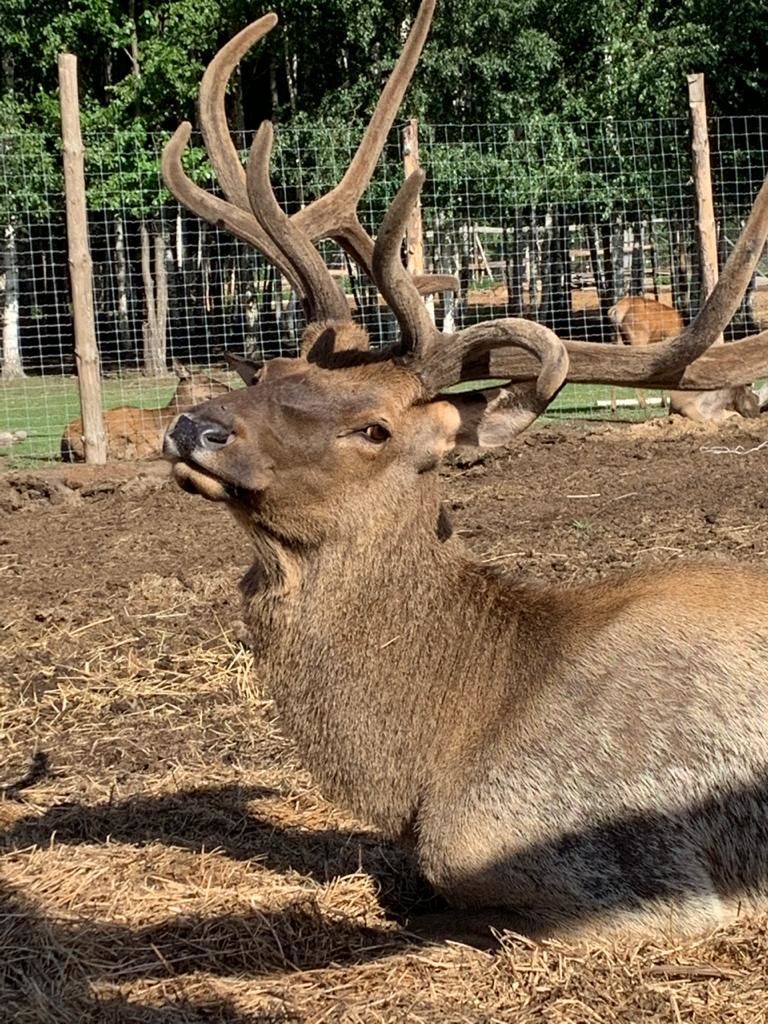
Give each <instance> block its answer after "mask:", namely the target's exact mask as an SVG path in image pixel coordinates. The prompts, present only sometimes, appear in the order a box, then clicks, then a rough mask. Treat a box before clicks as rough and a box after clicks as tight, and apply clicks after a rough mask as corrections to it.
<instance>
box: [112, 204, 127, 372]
mask: <svg viewBox="0 0 768 1024" xmlns="http://www.w3.org/2000/svg"><path fill="white" fill-rule="evenodd" d="M115 262H116V263H117V272H116V276H117V337H118V342H117V347H118V352H119V353H120V355H121V356H122V355H124V353H126V352H127V350H128V338H129V333H130V323H129V320H128V263H127V260H126V257H125V225H124V224H123V218H122V217H121V216H120V215H119V214H118V216H117V217H115Z"/></svg>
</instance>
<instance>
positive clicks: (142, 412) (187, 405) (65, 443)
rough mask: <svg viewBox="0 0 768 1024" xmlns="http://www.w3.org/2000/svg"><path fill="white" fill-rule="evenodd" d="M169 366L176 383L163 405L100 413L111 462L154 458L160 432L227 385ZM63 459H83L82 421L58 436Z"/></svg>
mask: <svg viewBox="0 0 768 1024" xmlns="http://www.w3.org/2000/svg"><path fill="white" fill-rule="evenodd" d="M173 369H174V372H175V374H176V376H177V377H178V380H179V383H178V384H177V385H176V390H175V391H174V393H173V396H172V397H171V400H170V401H169V402H168V404H167V405H164V406H162V407H161V408H159V409H141V408H139V406H136V405H122V406H120V407H119V408H117V409H109V410H107V412H105V413H104V429H105V431H106V434H107V456H108V458H109V459H110V460H111V461H130V460H133V459H148V458H153V457H158V456H159V455H160V452H161V448H162V443H163V432H164V431H165V429H166V427H167V426H168V425H169V423H171V422H172V420H173V419H174V418H175V417H176V416H177V415H178V414H179V413H180V412H182V411H183V410H184V409H191V408H192V406H193V405H199V404H200V402H204V401H205V400H206V399H208V398H213V397H214V396H216V395H224V394H226V393H227V392H228V391H229V387H228V386H227V385H226V384H224V383H222V382H221V381H219V380H216V379H215V378H214V377H209V376H208V375H207V374H204V373H191V372H190V371H189V370H188V369H187V367H186V366H182V364H181V363H174V364H173ZM61 458H62V461H63V462H83V461H84V459H85V445H84V444H83V421H82V420H80V419H77V420H72V422H71V423H68V424H67V426H66V427H65V428H64V433H63V434H62V437H61Z"/></svg>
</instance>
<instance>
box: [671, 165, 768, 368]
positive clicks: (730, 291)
mask: <svg viewBox="0 0 768 1024" xmlns="http://www.w3.org/2000/svg"><path fill="white" fill-rule="evenodd" d="M766 238H768V177H766V178H765V180H764V181H763V184H762V187H761V188H760V191H759V192H758V194H757V198H756V199H755V202H754V205H753V206H752V210H751V212H750V215H749V218H748V220H747V223H746V225H745V226H744V229H743V231H742V232H741V235H740V236H739V239H738V241H737V242H736V245H735V246H734V248H733V251H732V252H731V255H730V256H729V257H728V260H727V262H726V264H725V267H724V269H723V273H722V275H721V276H720V280H719V281H718V282H717V284H716V285H715V287H714V288H713V289H712V292H711V293H710V295H709V298H708V299H707V300H706V302H705V303H704V305H703V307H702V308H701V310H700V312H699V314H698V316H697V317H696V319H695V320H694V321H693V323H692V324H691V325H690V326H689V327H688V328H687V329H686V330H685V331H683V333H682V334H681V335H680V337H679V338H675V339H674V340H672V341H669V342H666V343H662V344H660V345H654V347H653V350H654V355H655V357H656V358H655V360H654V369H655V370H656V371H658V372H665V371H671V370H675V369H682V368H683V367H685V366H687V365H688V364H689V363H692V362H693V361H694V360H695V359H698V358H699V357H700V356H701V355H703V354H704V353H705V352H706V351H707V349H708V348H709V347H710V345H712V344H713V343H714V342H715V339H716V338H718V337H719V335H720V334H722V332H723V330H724V329H725V327H726V326H727V325H728V323H729V322H730V320H731V317H732V316H733V314H734V313H735V312H736V310H737V309H738V308H739V303H740V302H741V299H742V296H743V295H744V292H745V291H746V288H747V285H748V284H749V279H750V278H751V276H752V273H753V271H754V269H755V267H756V266H757V262H758V260H759V259H760V256H761V254H762V251H763V247H764V246H765V242H766Z"/></svg>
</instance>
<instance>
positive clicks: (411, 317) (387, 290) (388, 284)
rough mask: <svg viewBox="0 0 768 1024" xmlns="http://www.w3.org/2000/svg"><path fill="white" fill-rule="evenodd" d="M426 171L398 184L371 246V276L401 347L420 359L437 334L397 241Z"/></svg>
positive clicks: (401, 235)
mask: <svg viewBox="0 0 768 1024" xmlns="http://www.w3.org/2000/svg"><path fill="white" fill-rule="evenodd" d="M425 178H426V174H425V173H424V171H423V170H417V171H414V172H413V173H412V174H410V175H409V176H408V178H407V179H406V181H405V182H404V183H403V184H402V185H401V186H400V188H399V190H398V192H397V195H396V196H395V198H394V199H393V201H392V203H391V204H390V206H389V209H388V210H387V212H386V214H385V215H384V219H383V221H382V222H381V227H380V228H379V233H378V235H377V237H376V244H375V245H374V247H373V256H372V260H371V276H372V278H373V281H374V282H375V283H376V287H377V288H378V289H379V291H380V292H381V294H382V295H383V296H384V299H385V300H386V302H387V305H388V306H389V308H390V309H391V310H392V312H393V313H394V314H395V317H396V319H397V322H398V324H399V325H400V333H401V338H402V347H403V349H404V351H406V352H412V353H413V355H414V356H415V357H416V358H420V359H421V358H424V356H425V355H426V354H427V352H428V350H429V348H430V347H431V346H432V344H433V343H434V341H435V339H436V338H437V337H438V336H439V333H438V331H437V330H436V329H435V326H434V324H433V323H432V321H431V319H430V317H429V313H427V308H426V306H425V305H424V303H423V302H422V300H421V297H420V295H419V292H418V290H417V288H416V285H415V284H414V281H413V278H412V277H411V275H410V274H409V273H408V271H407V270H406V269H405V267H404V266H403V264H402V262H401V260H400V243H401V242H402V240H403V235H404V234H405V225H406V221H407V220H408V215H409V214H410V212H411V210H412V209H413V207H414V206H415V205H416V202H417V200H418V198H419V193H420V192H421V188H422V185H423V184H424V180H425Z"/></svg>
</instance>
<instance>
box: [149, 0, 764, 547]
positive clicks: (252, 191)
mask: <svg viewBox="0 0 768 1024" xmlns="http://www.w3.org/2000/svg"><path fill="white" fill-rule="evenodd" d="M433 8H434V0H425V2H424V3H422V5H421V8H420V10H419V14H418V16H417V18H416V20H415V22H414V26H413V28H412V31H411V34H410V36H409V38H408V40H407V42H406V44H405V47H404V50H403V54H402V55H401V58H400V60H399V62H398V64H397V66H396V68H395V70H394V71H393V73H392V76H391V77H390V80H389V82H388V83H387V85H386V86H385V88H384V91H383V93H382V96H381V99H380V101H379V103H378V105H377V108H376V111H375V113H374V115H373V117H372V119H371V122H370V124H369V126H368V129H367V130H366V133H365V135H364V138H363V140H362V142H361V144H360V147H359V149H358V151H357V153H356V154H355V156H354V158H353V160H352V162H351V165H350V168H349V170H348V171H347V173H346V174H345V175H344V178H343V180H342V182H341V183H340V184H339V185H338V186H337V187H336V188H335V189H334V190H333V191H332V192H330V193H329V194H328V195H326V196H323V197H322V198H320V199H318V200H316V201H315V202H314V203H312V204H311V205H310V206H308V207H306V208H305V209H304V210H302V211H300V212H299V213H297V214H294V215H293V216H292V217H289V216H287V215H286V214H285V212H284V211H283V210H282V209H281V207H280V206H279V204H278V202H277V200H276V198H275V195H274V192H273V190H272V187H271V184H270V180H269V158H270V152H271V147H272V126H271V125H270V124H269V123H267V122H265V123H264V124H262V125H261V127H260V129H259V131H258V132H257V134H256V137H255V140H254V143H253V146H252V149H251V153H250V157H249V159H248V162H247V166H246V168H245V169H244V168H243V167H242V166H241V164H240V162H239V160H238V157H237V154H236V151H235V149H234V146H233V144H232V142H231V139H230V137H229V135H228V133H227V130H226V122H225V117H224V103H223V98H224V90H225V87H226V82H227V79H228V77H229V75H230V74H231V72H232V70H233V68H234V66H235V64H236V63H237V61H238V60H239V59H240V57H241V56H242V55H243V54H244V53H245V51H246V50H247V49H248V47H249V46H250V45H252V43H253V42H255V41H256V40H258V39H260V38H261V37H262V36H263V35H264V33H265V32H267V31H268V30H269V29H270V28H271V27H272V26H273V25H274V24H275V21H276V19H275V16H274V15H266V16H265V17H264V18H261V19H260V20H259V21H257V22H255V23H254V24H253V25H251V26H249V27H248V28H247V29H244V30H243V32H241V33H240V35H238V36H236V37H235V39H233V40H232V41H231V42H230V43H229V44H227V46H225V47H224V49H223V50H222V51H220V53H219V54H218V55H217V56H216V57H215V58H214V60H213V61H212V63H211V65H210V66H209V68H208V70H207V71H206V73H205V76H204V78H203V82H202V86H201V96H200V116H201V123H202V128H203V134H204V138H205V141H206V146H207V149H208V153H209V156H210V159H211V162H212V163H213V165H214V167H215V168H216V170H217V171H218V175H219V180H220V183H221V186H222V189H223V191H224V193H225V195H226V196H227V199H226V200H224V199H219V198H217V197H214V196H212V195H209V194H208V193H206V192H204V191H203V190H202V189H199V188H198V187H197V186H196V185H194V184H193V183H192V182H191V181H190V180H189V179H188V178H187V177H186V175H185V174H184V172H183V170H182V168H181V160H180V157H181V150H182V149H183V146H184V145H185V144H186V141H187V139H188V137H189V125H182V126H181V128H180V129H179V130H178V131H177V133H176V135H175V136H174V138H173V139H172V140H171V142H170V143H169V144H168V146H167V147H166V150H165V153H164V159H163V172H164V176H165V180H166V182H167V184H168V186H169V188H170V189H171V190H172V191H173V192H174V193H175V194H176V195H177V197H178V198H179V199H180V201H181V202H183V203H185V204H186V205H187V206H188V207H189V208H190V209H192V210H194V211H196V212H198V213H199V214H200V215H201V216H203V217H204V218H206V219H208V220H210V221H211V222H214V223H219V224H224V225H225V226H226V227H228V228H229V229H230V230H231V231H232V232H233V233H235V234H236V235H238V237H240V238H243V239H245V240H247V241H249V242H250V243H251V244H253V245H255V246H256V247H257V248H258V249H259V250H260V251H261V252H262V253H263V254H264V255H265V256H266V257H267V258H268V259H270V260H271V261H272V262H273V263H274V264H275V265H276V266H277V267H279V268H280V270H281V271H282V272H283V273H284V274H285V276H286V277H287V278H288V279H289V280H290V281H291V282H293V284H294V286H295V287H296V288H297V289H298V290H299V291H300V293H301V294H302V297H303V299H304V303H305V307H306V309H307V312H308V316H309V319H310V324H309V327H308V328H307V330H306V332H305V334H304V337H303V341H302V344H301V352H300V355H299V356H298V358H296V359H283V358H281V359H274V360H271V361H270V362H267V363H265V364H263V365H262V364H249V363H247V362H246V361H244V360H242V359H238V360H237V368H238V370H239V372H240V373H241V375H242V376H243V378H244V380H245V381H246V383H247V384H248V385H249V386H248V387H247V388H246V389H245V390H243V391H239V392H235V393H232V394H230V395H228V396H226V397H225V398H222V399H216V400H214V401H211V402H208V403H206V404H205V405H202V406H199V407H198V408H196V409H195V410H193V411H192V412H189V413H186V414H184V415H182V416H180V417H179V418H178V419H177V420H176V422H175V423H174V425H173V426H172V427H171V429H170V430H169V431H168V434H167V436H166V442H165V451H166V454H167V456H168V457H169V458H170V459H172V460H173V461H174V463H175V470H174V472H175V475H176V478H177V479H178V481H179V482H180V483H181V484H182V485H183V486H184V487H185V488H186V489H188V490H190V491H195V492H197V493H200V494H202V495H204V496H205V497H207V498H210V499H213V500H222V501H229V502H231V503H233V504H235V505H237V506H238V507H239V508H240V509H243V510H247V511H248V514H249V515H250V516H251V517H252V518H254V519H256V520H258V521H260V522H261V524H262V525H263V526H265V528H268V529H271V530H273V531H275V532H277V533H279V534H281V535H282V536H284V537H285V538H286V539H288V540H296V541H297V540H300V539H309V538H310V537H319V536H321V535H322V534H323V533H324V532H325V531H327V530H328V529H330V528H331V527H332V525H333V523H335V522H338V520H339V515H340V509H341V508H347V509H352V508H354V509H355V513H354V514H355V515H358V514H359V509H360V506H358V503H357V502H356V501H353V500H352V499H353V497H354V496H355V495H362V494H366V495H367V499H366V500H367V502H368V503H369V505H370V503H371V502H376V501H381V502H383V503H384V504H385V505H388V504H391V503H392V500H393V496H394V495H396V494H400V493H402V494H406V493H408V492H409V491H412V489H413V486H414V484H415V482H416V481H417V480H418V479H419V478H421V477H422V476H423V475H424V474H425V473H426V472H427V471H428V470H430V469H433V468H434V467H435V466H436V465H437V463H438V461H439V459H440V457H441V456H442V455H443V454H444V453H445V452H446V451H448V450H449V449H450V448H451V447H452V446H453V445H455V444H456V443H458V442H464V443H466V442H470V443H471V442H474V443H477V444H483V445H495V444H504V443H506V442H507V441H509V440H510V439H511V438H512V437H513V436H514V435H515V434H516V433H518V432H519V431H520V430H523V429H525V427H527V426H528V425H529V424H530V423H532V422H533V421H534V420H535V418H536V417H537V416H538V415H539V414H540V413H541V412H542V411H543V410H544V409H545V408H546V406H547V404H548V403H549V402H550V401H551V399H552V398H553V396H554V395H555V394H556V393H557V391H558V390H559V388H560V387H561V386H562V384H563V383H564V382H565V381H566V380H574V381H579V382H599V381H601V382H605V383H614V384H634V385H653V386H674V387H676V388H682V389H693V388H705V389H706V388H713V387H723V386H724V385H725V384H741V383H748V382H749V381H751V380H752V379H754V377H755V376H757V375H758V374H759V373H760V372H765V371H766V370H767V369H768V346H766V344H765V341H766V339H768V332H766V334H765V335H758V336H757V337H755V338H751V339H747V340H745V341H742V342H738V343H735V344H732V345H729V346H719V347H716V348H715V349H714V350H713V351H712V352H711V353H710V352H708V349H709V346H710V345H711V344H712V343H713V342H714V341H715V339H716V338H717V336H718V335H719V334H720V333H721V331H722V330H723V327H724V326H725V324H726V323H727V321H728V320H729V319H730V317H731V316H732V315H733V312H734V311H735V309H736V307H737V305H738V302H739V301H740V297H741V295H742V294H743V291H744V289H745V287H746V284H747V282H748V280H749V277H750V275H751V273H752V270H753V268H754V266H755V263H756V261H757V259H758V257H759V255H760V252H761V250H762V247H763V245H764V243H765V238H766V233H767V232H768V184H764V185H763V188H762V190H761V192H760V195H759V196H758V199H757V201H756V203H755V207H754V209H753V213H752V216H751V218H750V220H749V223H748V224H747V226H746V228H745V230H744V232H743V234H742V237H741V239H740V241H739V243H738V244H737V246H736V247H735V249H734V251H733V253H732V255H731V258H730V259H729V261H728V264H727V266H726V268H725V270H724V273H723V275H722V277H721V279H720V282H719V283H718V285H717V287H716V289H715V290H714V292H713V293H712V295H711V296H710V298H709V300H708V301H707V303H706V305H705V306H704V308H703V309H702V311H701V313H700V314H699V316H698V317H697V319H696V320H695V321H694V322H693V324H691V326H690V327H689V328H688V329H687V330H685V331H684V332H683V333H682V334H681V335H680V336H679V337H676V338H673V339H671V340H669V341H667V342H663V343H661V344H657V345H654V346H652V347H649V348H645V349H639V350H638V349H624V350H617V349H614V348H611V349H608V348H607V347H606V346H603V345H594V344H589V343H584V342H581V343H580V342H563V341H561V340H560V339H559V338H558V337H557V336H556V335H555V334H554V333H552V332H551V331H549V330H548V329H547V328H545V327H543V326H541V325H539V324H535V323H532V322H530V321H527V320H522V319H500V320H495V321H491V322H486V323H482V324H477V325H474V326H472V327H470V328H467V329H466V330H464V331H461V332H459V333H457V334H453V335H443V334H441V333H439V332H438V331H437V330H436V329H435V327H434V325H433V324H432V322H431V320H430V318H429V316H428V314H427V311H426V308H425V306H424V304H423V302H422V301H421V294H422V293H424V292H425V291H430V290H435V289H439V288H445V287H449V286H453V282H452V279H445V278H431V277H427V278H419V279H414V278H412V277H411V276H410V275H409V274H408V273H407V271H406V270H405V269H404V267H403V266H402V263H401V260H400V244H401V241H402V237H403V234H404V231H405V224H406V220H407V217H408V215H409V213H410V211H411V209H412V208H413V206H414V204H415V203H416V202H417V200H418V197H419V193H420V190H421V187H422V184H423V180H424V175H423V172H421V171H417V172H415V173H414V174H412V175H411V177H409V179H408V180H407V181H406V182H405V183H404V185H403V186H402V187H401V189H400V191H399V193H398V195H397V196H396V198H395V200H394V201H393V202H392V204H391V206H390V208H389V210H388V212H387V214H386V216H385V218H384V221H383V223H382V224H381V226H380V230H379V233H378V236H377V238H376V241H375V243H373V242H372V241H371V239H370V238H369V237H368V235H367V234H366V233H365V232H364V231H363V229H362V227H361V226H360V223H359V220H358V216H357V212H356V209H357V203H358V201H359V198H360V196H361V194H362V192H363V190H364V188H365V187H366V185H367V183H368V181H369V180H370V176H371V174H372V171H373V167H374V165H375V162H376V160H377V159H378V156H379V153H380V151H381V148H382V145H383V141H384V138H385V135H386V132H387V130H388V128H389V127H390V126H391V124H392V121H393V119H394V116H395V113H396V110H397V106H398V104H399V102H400V99H401V98H402V95H403V93H404V90H405V87H406V85H407V82H408V79H409V77H410V75H411V73H412V71H413V67H414V66H415V63H416V60H417V58H418V54H419V52H420V50H421V47H422V45H423V42H424V39H425V36H426V32H427V29H428V26H429V22H430V19H431V16H432V11H433ZM320 237H331V238H335V239H337V240H338V241H339V243H340V244H341V245H343V246H344V248H345V249H346V250H347V251H348V252H349V254H350V255H351V256H352V257H353V258H354V259H355V260H357V262H358V263H359V265H360V266H361V267H362V268H363V269H364V270H365V272H366V273H367V274H368V275H369V277H370V278H371V280H372V281H373V282H374V283H375V284H376V286H377V287H378V289H379V291H380V292H381V294H382V295H383V297H384V299H385V300H386V301H387V303H388V304H389V306H390V308H391V310H392V311H393V313H394V314H395V316H396V318H397V320H398V323H399V326H400V332H401V341H400V344H399V346H397V348H396V349H394V350H390V351H386V352H380V353H373V352H371V351H369V349H368V340H367V336H366V335H365V332H364V331H362V329H361V328H359V327H357V326H356V325H355V324H354V323H353V322H352V317H351V313H350V309H349V305H348V303H347V301H346V299H345V297H344V296H343V294H342V293H341V291H340V290H339V288H338V286H337V284H336V282H335V281H334V280H333V278H332V277H331V275H330V273H329V272H328V270H327V268H326V267H325V264H324V262H323V260H322V258H321V257H320V255H319V253H318V252H317V250H316V249H315V248H314V245H313V242H314V240H316V239H317V238H320ZM488 377H500V378H502V379H507V380H510V381H512V382H514V383H515V384H516V385H517V386H516V387H515V388H513V389H512V390H511V391H509V390H502V391H492V392H482V393H479V394H476V395H475V396H474V397H470V398H467V397H459V396H455V395H452V396H449V395H446V394H445V389H446V388H447V387H448V386H450V385H453V384H456V383H458V382H460V381H467V380H473V379H474V380H479V379H482V378H486V379H487V378H488Z"/></svg>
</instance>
